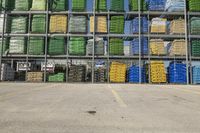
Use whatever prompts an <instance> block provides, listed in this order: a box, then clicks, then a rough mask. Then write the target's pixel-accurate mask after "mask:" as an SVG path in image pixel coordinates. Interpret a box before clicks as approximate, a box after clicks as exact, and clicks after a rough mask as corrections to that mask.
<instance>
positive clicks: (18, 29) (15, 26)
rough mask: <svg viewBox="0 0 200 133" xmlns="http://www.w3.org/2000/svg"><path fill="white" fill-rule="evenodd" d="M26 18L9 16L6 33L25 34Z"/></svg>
mask: <svg viewBox="0 0 200 133" xmlns="http://www.w3.org/2000/svg"><path fill="white" fill-rule="evenodd" d="M27 24H28V19H27V17H23V16H21V17H17V16H9V17H8V21H7V32H8V33H26V32H27V27H28V26H27Z"/></svg>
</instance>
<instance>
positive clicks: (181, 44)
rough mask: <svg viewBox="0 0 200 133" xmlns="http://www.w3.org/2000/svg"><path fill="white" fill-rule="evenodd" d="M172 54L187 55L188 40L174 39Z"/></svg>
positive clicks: (171, 48)
mask: <svg viewBox="0 0 200 133" xmlns="http://www.w3.org/2000/svg"><path fill="white" fill-rule="evenodd" d="M169 55H170V56H175V55H186V42H185V40H184V39H182V40H174V41H173V42H172V45H171V47H170V50H169Z"/></svg>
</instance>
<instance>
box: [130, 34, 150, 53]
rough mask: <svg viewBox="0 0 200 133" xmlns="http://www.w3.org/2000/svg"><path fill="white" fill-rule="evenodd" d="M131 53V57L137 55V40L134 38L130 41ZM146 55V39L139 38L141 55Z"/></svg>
mask: <svg viewBox="0 0 200 133" xmlns="http://www.w3.org/2000/svg"><path fill="white" fill-rule="evenodd" d="M131 52H132V55H139V38H135V39H134V40H133V41H131ZM147 54H148V39H147V38H146V37H141V55H147Z"/></svg>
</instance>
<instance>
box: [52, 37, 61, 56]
mask: <svg viewBox="0 0 200 133" xmlns="http://www.w3.org/2000/svg"><path fill="white" fill-rule="evenodd" d="M64 54H65V38H64V37H51V38H50V39H49V44H48V55H52V56H53V55H64Z"/></svg>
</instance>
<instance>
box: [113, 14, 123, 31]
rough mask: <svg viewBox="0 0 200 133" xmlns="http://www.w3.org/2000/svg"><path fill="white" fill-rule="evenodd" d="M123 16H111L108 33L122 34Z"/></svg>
mask: <svg viewBox="0 0 200 133" xmlns="http://www.w3.org/2000/svg"><path fill="white" fill-rule="evenodd" d="M124 19H125V18H124V16H111V20H110V33H114V34H123V32H124Z"/></svg>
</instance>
